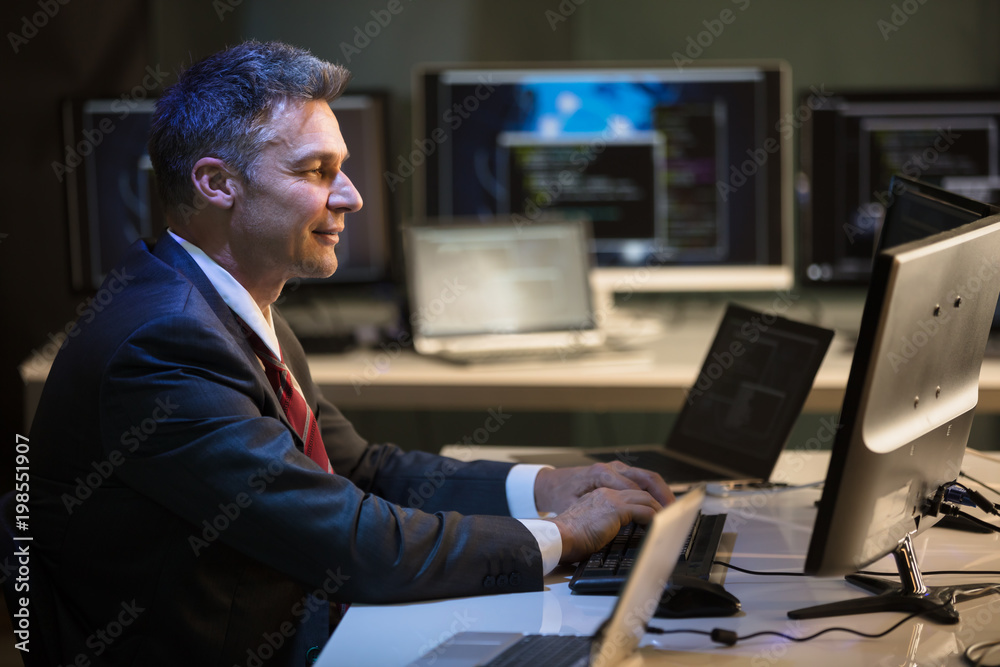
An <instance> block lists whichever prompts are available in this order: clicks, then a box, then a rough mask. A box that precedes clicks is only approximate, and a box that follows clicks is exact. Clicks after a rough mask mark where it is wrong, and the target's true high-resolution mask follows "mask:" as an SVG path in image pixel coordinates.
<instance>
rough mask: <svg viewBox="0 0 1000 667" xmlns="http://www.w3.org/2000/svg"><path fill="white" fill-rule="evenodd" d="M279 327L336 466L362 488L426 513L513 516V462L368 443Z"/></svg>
mask: <svg viewBox="0 0 1000 667" xmlns="http://www.w3.org/2000/svg"><path fill="white" fill-rule="evenodd" d="M275 329H276V331H277V333H278V339H279V341H280V343H281V349H282V351H283V352H284V354H285V358H286V362H287V363H288V365H289V367H290V370H291V371H292V374H293V375H294V376H295V377H296V379H297V380H298V381H299V384H300V385H301V386H302V387H303V394H304V395H305V396H306V398H307V400H309V401H310V404H312V405H314V406H316V410H315V412H316V414H317V421H318V422H319V426H320V431H321V432H322V435H323V444H324V445H325V446H326V450H327V454H328V456H329V457H330V463H331V464H332V465H333V468H334V470H336V471H337V472H338V473H340V474H343V475H345V476H347V477H348V478H349V479H350V480H351V481H352V482H354V483H355V484H356V485H357V486H358V487H359V488H361V489H362V490H363V491H367V492H369V493H373V494H375V495H377V496H380V497H382V498H385V499H386V500H389V501H390V502H393V503H397V504H399V505H404V506H406V507H413V508H416V509H422V510H424V511H426V512H440V511H456V512H462V513H463V514H493V515H500V516H510V505H509V503H508V501H507V490H506V481H507V474H508V472H509V471H510V469H511V467H513V464H511V463H501V462H497V461H472V462H463V461H458V460H456V459H451V458H447V457H443V456H438V455H436V454H431V453H428V452H422V451H403V450H402V449H400V448H399V447H397V446H395V445H392V444H369V443H367V442H366V441H365V440H364V438H362V437H361V436H360V435H358V433H357V432H356V431H355V430H354V427H353V426H352V425H351V423H350V422H349V421H348V420H347V419H346V418H345V417H344V416H343V414H342V413H341V412H340V410H338V409H337V408H336V406H334V405H333V404H332V403H330V402H329V401H328V400H326V399H325V398H324V397H323V393H322V391H321V390H320V388H319V387H318V386H317V385H316V384H315V383H314V382H313V380H312V375H311V374H310V371H309V366H308V364H307V363H306V357H305V352H304V351H303V350H302V346H301V345H300V344H299V342H298V340H297V339H296V338H295V336H294V334H293V333H292V331H291V329H289V328H288V325H287V323H286V322H285V321H284V320H283V319H282V318H281V317H280V316H276V317H275Z"/></svg>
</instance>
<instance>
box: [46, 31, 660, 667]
mask: <svg viewBox="0 0 1000 667" xmlns="http://www.w3.org/2000/svg"><path fill="white" fill-rule="evenodd" d="M346 81H347V73H346V71H344V70H343V69H342V68H340V67H337V66H334V65H330V64H329V63H324V62H322V61H319V60H317V59H316V58H314V57H312V56H311V55H310V54H308V53H307V52H304V51H301V50H298V49H295V48H292V47H289V46H286V45H282V44H274V43H271V44H258V43H247V44H243V45H241V46H237V47H234V48H232V49H229V50H228V51H224V52H222V53H219V54H216V55H215V56H212V57H210V58H208V59H206V60H205V61H202V62H201V63H198V64H196V65H194V66H192V67H191V68H190V69H189V70H187V71H186V72H185V73H184V74H183V75H182V76H181V77H180V79H179V81H178V83H177V84H176V85H174V86H173V87H172V88H170V89H169V90H167V91H166V92H165V94H164V96H163V98H162V99H161V100H160V101H159V103H158V105H157V113H156V116H155V118H154V121H153V129H152V134H151V139H150V156H151V158H152V161H153V166H154V170H155V173H156V176H157V180H158V185H159V188H160V192H161V196H162V199H163V202H164V205H165V207H166V209H167V211H166V215H167V219H168V220H169V224H170V230H169V231H168V232H167V233H166V234H164V235H163V237H162V238H160V239H159V240H158V241H157V243H156V244H155V245H149V244H147V243H145V242H140V243H138V244H136V245H135V246H133V247H132V248H131V249H130V250H129V252H128V254H127V256H126V258H125V260H124V262H123V264H122V267H121V268H120V270H119V271H118V272H117V274H116V278H117V279H118V280H119V281H120V282H121V283H125V286H124V288H121V289H119V290H118V291H117V293H116V294H115V296H114V298H113V299H112V300H111V302H110V303H108V304H107V306H105V307H104V308H103V309H102V310H101V312H100V313H97V314H96V315H94V316H93V319H92V321H81V322H80V323H78V329H77V331H76V335H74V336H73V337H72V338H70V340H69V343H68V344H67V345H66V347H65V349H64V350H62V351H61V353H60V354H59V356H58V357H57V359H56V360H55V362H54V364H53V367H52V371H51V373H50V375H49V377H48V380H47V382H46V386H45V390H44V393H43V396H42V399H41V402H40V405H39V408H38V412H37V416H36V418H35V422H34V425H33V430H32V434H31V442H32V452H33V453H35V452H37V458H36V460H33V462H32V463H33V467H32V473H33V487H32V489H33V495H32V505H31V513H32V518H33V521H34V523H33V528H34V538H35V541H34V543H33V548H34V549H35V552H34V560H33V564H32V566H33V568H34V569H33V570H32V573H33V577H34V579H35V581H34V582H33V591H34V592H35V593H36V597H34V598H33V600H32V602H33V605H34V608H35V610H36V616H35V618H37V619H39V622H40V623H43V624H44V629H45V631H47V632H49V633H51V636H48V637H46V638H45V639H44V640H43V642H44V643H45V644H46V648H47V649H50V650H51V651H53V655H52V656H51V658H52V660H53V662H54V663H59V664H80V662H81V661H88V660H92V661H95V662H96V663H104V662H106V663H113V664H137V665H158V664H163V665H181V664H196V665H226V666H227V667H228V666H229V665H253V664H260V663H261V662H264V661H266V663H267V664H275V665H278V664H280V665H301V664H307V661H308V660H309V659H310V658H315V656H316V655H317V654H318V652H319V649H320V648H321V647H322V646H323V644H324V642H325V641H326V639H327V637H328V635H329V628H330V624H331V623H330V610H331V608H330V605H329V604H328V601H335V602H337V603H349V602H394V601H405V600H415V599H422V598H437V597H449V596H461V595H475V594H486V593H503V592H515V591H529V590H540V588H541V586H542V577H543V576H544V574H545V573H546V572H547V571H549V570H550V569H552V567H554V566H555V564H556V563H558V562H573V561H575V560H578V559H579V558H581V557H583V556H584V555H586V554H589V553H590V552H591V551H593V550H594V549H596V548H597V547H599V546H601V545H602V544H604V543H605V542H607V541H608V540H609V539H610V538H611V536H613V535H614V533H615V532H616V531H617V529H618V527H619V525H620V524H621V523H622V522H626V521H629V520H632V519H633V518H634V519H636V520H639V521H646V520H648V519H649V518H650V517H651V515H652V513H653V512H654V511H655V510H656V509H658V508H659V507H660V506H661V504H663V503H667V502H669V501H670V500H671V499H672V496H671V495H670V492H669V490H668V488H667V487H666V485H665V484H664V483H663V480H662V479H660V478H659V477H658V476H655V475H653V474H651V473H648V472H646V471H641V470H637V469H633V468H629V467H628V466H625V465H624V464H621V463H616V464H613V465H598V466H593V467H590V468H580V469H569V470H554V469H548V468H538V467H532V466H514V467H512V466H510V465H506V464H499V463H491V462H473V463H458V462H456V461H453V460H450V459H445V458H442V457H438V456H433V455H429V454H426V453H422V452H409V453H407V452H403V451H402V450H400V449H398V448H396V447H394V446H392V445H375V444H369V443H367V442H366V441H365V440H363V439H362V438H361V436H359V435H358V434H357V433H356V432H355V431H354V429H353V427H352V426H351V424H350V423H348V422H347V420H346V419H345V418H344V417H343V416H342V415H341V414H340V412H339V411H338V410H337V409H336V408H335V407H334V406H333V405H331V404H330V403H328V402H327V401H326V400H324V399H323V397H322V396H321V395H320V392H319V390H318V388H317V387H316V386H315V384H314V383H313V382H312V379H311V377H310V375H309V369H308V367H307V365H306V362H305V355H304V353H303V352H302V349H301V347H300V346H299V344H298V342H297V341H296V340H295V337H294V335H293V334H292V333H291V331H290V330H289V329H288V326H287V324H286V323H285V322H284V321H283V320H282V319H281V317H280V315H279V314H278V313H277V311H276V310H274V309H273V308H272V307H271V304H272V303H273V302H274V301H275V300H276V299H277V298H278V295H279V294H280V292H281V289H282V287H283V285H284V284H285V282H286V281H287V280H289V279H291V278H295V277H323V276H329V275H330V274H332V273H333V272H334V271H335V270H336V268H337V258H336V254H335V248H336V245H337V242H338V241H339V235H340V233H342V232H344V231H345V224H344V216H345V214H346V213H349V212H352V211H356V210H358V209H359V208H361V205H362V202H361V197H360V196H359V194H358V192H357V190H355V188H354V186H353V184H352V183H351V181H350V179H349V178H348V177H347V175H346V174H345V172H344V170H343V167H344V162H345V160H346V159H347V157H348V154H347V147H346V146H345V145H344V140H343V138H342V136H341V133H340V130H339V127H338V124H337V120H336V118H335V116H334V115H333V113H332V112H331V110H330V107H329V102H330V101H331V100H332V99H334V98H335V97H336V96H337V95H339V94H340V92H341V91H342V89H343V87H344V85H345V84H346ZM348 233H349V232H348ZM331 472H332V473H335V474H331ZM428 475H431V476H434V478H435V479H444V480H445V481H444V482H443V484H442V485H441V487H440V488H439V489H438V490H437V491H436V492H435V494H434V495H433V496H432V497H431V498H429V499H426V501H425V503H424V504H423V505H422V508H421V510H417V509H411V508H407V507H405V506H404V505H405V503H406V502H407V498H409V497H410V496H411V495H412V489H413V488H415V486H416V485H419V484H421V483H423V482H425V481H426V480H427V479H428ZM519 507H523V508H526V509H524V510H519V509H518V508H519ZM512 508H513V510H514V513H516V514H524V515H525V517H524V518H522V519H515V518H511V513H512V511H511V510H512ZM431 512H435V513H431ZM539 512H555V513H557V515H556V516H555V517H554V518H551V519H539V518H537V517H538V516H539ZM339 609H340V607H339V606H337V605H334V606H333V610H334V620H336V617H337V613H338V610H339ZM39 631H42V628H41V627H39ZM81 656H82V657H81Z"/></svg>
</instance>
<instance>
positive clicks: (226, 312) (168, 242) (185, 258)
mask: <svg viewBox="0 0 1000 667" xmlns="http://www.w3.org/2000/svg"><path fill="white" fill-rule="evenodd" d="M153 255H154V256H156V257H157V258H158V259H160V261H162V262H164V263H165V264H168V265H169V266H171V267H173V268H174V270H176V271H177V272H178V273H180V274H181V275H183V276H184V278H185V279H187V280H188V282H190V283H191V284H192V285H193V286H194V288H195V289H196V290H198V292H199V293H200V294H201V295H202V297H203V298H204V299H205V301H206V303H208V305H209V307H211V309H212V311H213V312H214V313H215V316H216V317H217V318H218V321H219V326H220V327H221V328H222V329H225V330H226V331H227V332H229V335H230V336H231V337H232V339H233V342H234V343H235V344H236V346H237V347H239V348H240V349H241V350H242V351H243V354H244V356H245V357H246V362H247V364H249V365H250V366H252V367H253V369H254V371H255V372H256V375H257V380H258V383H259V384H261V385H262V389H263V394H264V400H265V401H266V402H267V408H268V412H266V413H265V414H266V416H271V417H276V418H277V419H280V420H281V422H282V423H283V424H284V425H285V427H286V428H287V429H288V431H289V432H290V433H291V434H292V437H293V438H294V440H295V446H296V447H297V448H298V449H299V450H300V451H304V449H305V443H303V442H302V438H301V437H300V436H299V434H298V433H296V432H295V429H294V428H292V425H291V423H290V422H289V421H288V417H287V416H286V415H285V411H284V410H283V409H282V407H281V404H280V403H279V402H278V397H277V395H276V394H275V393H274V388H273V387H271V383H270V381H269V380H268V379H267V375H265V373H264V366H263V365H262V364H261V362H260V359H258V358H257V353H256V352H254V351H253V348H252V347H251V346H250V342H249V341H248V340H247V337H246V334H245V333H244V331H243V326H242V325H241V324H240V322H239V321H238V320H237V318H236V314H235V313H234V312H233V311H232V309H231V308H230V307H229V306H228V305H227V304H226V302H225V301H224V300H223V299H222V295H221V294H219V292H218V290H216V289H215V286H214V285H212V281H210V280H209V279H208V277H207V276H206V275H205V273H204V272H203V271H202V270H201V267H199V266H198V264H197V262H195V261H194V259H192V257H191V255H189V254H188V252H187V251H186V250H185V249H184V248H182V247H181V245H180V244H179V243H177V241H175V240H174V238H173V237H172V236H170V234H167V233H166V232H164V233H163V235H162V236H160V238H159V239H158V240H157V242H156V246H155V248H154V249H153Z"/></svg>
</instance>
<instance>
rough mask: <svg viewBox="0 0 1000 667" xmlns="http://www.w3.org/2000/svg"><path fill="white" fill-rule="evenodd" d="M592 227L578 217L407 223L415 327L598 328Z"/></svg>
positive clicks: (424, 331)
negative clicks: (424, 224)
mask: <svg viewBox="0 0 1000 667" xmlns="http://www.w3.org/2000/svg"><path fill="white" fill-rule="evenodd" d="M587 232H588V229H587V225H586V224H585V223H583V222H579V221H561V222H545V223H528V224H512V223H510V222H509V221H508V222H506V223H505V224H475V225H456V226H433V227H410V228H408V229H407V230H406V260H407V265H408V266H407V268H408V273H409V289H410V305H411V308H412V313H411V321H412V322H413V325H414V331H415V333H418V334H419V335H421V336H425V337H435V336H463V335H478V334H510V333H534V332H546V331H570V330H573V331H583V330H589V329H593V328H595V324H594V313H593V304H592V299H591V294H590V284H589V269H590V261H589V247H588V243H589V236H588V233H587Z"/></svg>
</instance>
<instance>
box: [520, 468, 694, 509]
mask: <svg viewBox="0 0 1000 667" xmlns="http://www.w3.org/2000/svg"><path fill="white" fill-rule="evenodd" d="M600 488H606V489H619V490H623V491H624V490H626V489H642V490H643V491H647V492H648V493H649V494H650V495H652V496H653V498H655V499H656V501H657V502H659V503H660V504H661V505H669V504H670V503H672V502H674V494H673V493H672V492H671V491H670V487H669V486H667V483H666V482H664V481H663V478H662V477H660V476H659V475H658V474H656V473H655V472H650V471H649V470H644V469H642V468H633V467H632V466H630V465H627V464H625V463H623V462H621V461H613V462H612V463H595V464H594V465H590V466H579V467H576V468H543V469H542V470H539V471H538V476H537V477H536V478H535V507H537V508H538V511H539V512H543V513H544V512H555V513H556V514H562V513H563V512H564V511H565V510H566V509H567V508H569V506H570V505H572V504H573V503H575V502H576V501H578V500H579V499H580V498H582V497H583V496H584V495H586V494H587V493H589V492H590V491H593V490H594V489H600Z"/></svg>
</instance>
